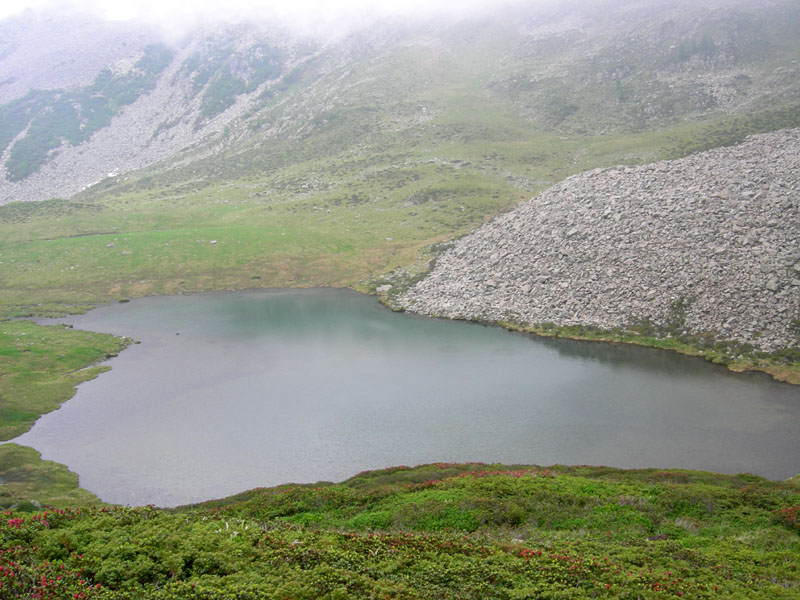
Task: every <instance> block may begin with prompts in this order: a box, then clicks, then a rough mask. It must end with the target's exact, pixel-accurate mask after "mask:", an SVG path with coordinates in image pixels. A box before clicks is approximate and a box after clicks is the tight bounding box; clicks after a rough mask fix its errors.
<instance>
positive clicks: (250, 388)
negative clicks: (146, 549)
mask: <svg viewBox="0 0 800 600" xmlns="http://www.w3.org/2000/svg"><path fill="white" fill-rule="evenodd" d="M67 322H69V323H72V324H74V325H75V327H77V328H81V329H90V330H94V331H107V332H112V333H115V334H119V335H127V336H131V337H133V338H134V339H136V340H140V341H141V342H142V343H141V344H139V345H133V346H131V347H130V348H129V349H127V350H125V351H124V352H123V353H122V354H120V356H119V357H117V358H114V359H113V360H112V361H110V363H109V364H111V365H112V367H113V369H112V370H111V371H110V372H108V373H105V374H103V375H101V376H100V377H98V378H97V379H95V380H94V381H90V382H87V383H84V384H82V385H81V386H80V387H79V389H78V393H77V394H76V396H75V397H74V398H73V399H72V400H70V401H69V402H67V403H66V404H64V405H63V406H62V408H61V409H59V410H57V411H55V412H53V413H50V414H47V415H45V416H43V417H42V418H41V419H39V421H37V423H36V425H35V426H34V428H33V429H32V430H31V431H30V432H28V433H26V434H25V435H22V436H20V437H19V438H17V439H16V440H14V441H15V442H18V443H20V444H25V445H28V446H33V447H34V448H36V449H37V450H39V451H41V453H42V455H43V457H44V458H46V459H50V460H56V461H58V462H62V463H65V464H67V465H68V466H69V468H70V469H72V470H73V471H75V472H77V473H78V474H79V475H80V481H81V485H82V486H83V487H85V488H88V489H89V490H91V491H93V492H95V493H96V494H97V495H99V496H100V498H102V499H103V500H106V501H109V502H117V503H123V504H147V503H153V504H156V505H160V506H174V505H178V504H183V503H188V502H194V501H199V500H205V499H209V498H218V497H221V496H225V495H229V494H233V493H236V492H239V491H243V490H245V489H248V488H252V487H256V486H271V485H276V484H280V483H286V482H312V481H318V480H332V481H339V480H342V479H345V478H347V477H349V476H351V475H354V474H355V473H357V472H358V471H361V470H364V469H373V468H381V467H387V466H392V465H398V464H408V465H413V464H418V463H425V462H433V461H454V462H461V461H482V462H494V461H498V462H506V463H534V464H540V465H549V464H554V463H561V464H605V465H613V466H618V467H686V468H694V469H707V470H713V471H720V472H728V473H737V472H744V471H749V472H752V473H757V474H760V475H764V476H766V477H770V478H775V479H777V478H785V477H789V476H791V475H794V474H796V473H798V472H800V444H798V443H797V432H798V431H800V410H798V408H800V391H798V388H796V387H792V386H789V385H786V384H779V383H775V382H773V381H771V380H769V379H768V378H767V377H765V376H761V375H736V374H732V373H729V372H728V371H726V370H725V369H722V368H720V367H716V366H714V365H711V364H709V363H706V362H704V361H702V360H700V359H693V358H689V357H684V356H679V355H677V354H671V353H667V352H659V351H655V350H649V349H642V348H635V347H631V346H615V345H609V344H597V343H594V344H593V343H585V342H573V341H568V340H565V341H554V340H540V339H535V338H531V337H528V336H525V335H521V334H515V333H509V332H506V331H503V330H501V329H498V328H492V327H484V326H480V325H475V324H470V323H461V322H450V321H440V320H433V319H424V318H419V317H413V316H409V315H403V314H395V313H392V312H390V311H388V310H386V309H384V308H383V307H381V306H380V305H379V304H378V302H377V301H376V300H375V298H373V297H369V296H363V295H359V294H356V293H351V292H347V291H341V290H259V291H248V292H224V293H211V294H198V295H193V296H173V297H155V298H145V299H140V300H135V301H133V302H130V303H128V304H116V305H112V306H107V307H103V308H99V309H97V310H94V311H92V312H90V313H88V314H86V315H82V316H78V317H73V318H70V319H68V321H67Z"/></svg>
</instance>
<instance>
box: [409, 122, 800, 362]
mask: <svg viewBox="0 0 800 600" xmlns="http://www.w3.org/2000/svg"><path fill="white" fill-rule="evenodd" d="M799 199H800V130H798V129H794V130H786V131H780V132H775V133H770V134H764V135H760V136H754V137H752V138H749V139H748V141H747V142H745V143H743V144H740V145H738V146H734V147H731V148H720V149H717V150H711V151H707V152H703V153H699V154H694V155H692V156H689V157H687V158H683V159H680V160H674V161H662V162H658V163H652V164H648V165H644V166H639V167H612V168H608V169H597V170H594V171H589V172H586V173H582V174H580V175H574V176H572V177H568V178H567V179H565V180H564V181H562V182H561V183H559V184H558V185H556V186H553V187H552V188H550V189H548V190H547V191H545V192H543V193H542V194H540V195H539V196H537V197H535V198H533V199H532V200H530V201H529V202H526V203H523V204H522V205H520V206H519V207H517V208H515V209H514V210H512V211H510V212H508V213H505V214H503V215H502V216H500V217H498V218H496V219H495V220H493V221H491V222H490V223H487V224H486V225H484V226H483V227H481V228H480V229H478V230H477V231H476V232H474V233H472V234H470V235H468V236H465V237H463V238H461V239H459V240H458V241H456V242H455V243H454V244H453V246H452V248H450V249H449V250H447V251H446V252H444V253H442V254H441V255H439V256H438V258H437V261H436V266H435V268H434V269H433V271H432V272H431V273H430V275H428V276H427V277H426V278H425V279H424V280H422V281H421V282H419V283H417V284H416V285H415V286H414V287H413V288H411V289H410V290H409V291H408V292H406V293H405V294H403V295H401V296H400V297H399V299H398V302H399V304H400V305H401V306H403V307H405V308H406V309H408V310H413V311H415V312H419V313H423V314H429V315H439V316H446V317H449V318H459V319H477V320H489V321H504V322H509V323H514V324H516V325H519V326H522V327H533V328H537V327H542V325H544V324H547V325H548V326H554V327H556V328H557V327H564V326H577V325H584V326H587V327H588V328H592V327H594V328H597V329H602V330H623V331H636V332H638V333H643V334H649V335H661V336H667V337H676V338H679V339H684V340H686V341H696V342H697V343H698V344H700V345H701V346H703V345H705V346H714V345H720V344H722V346H718V349H724V350H726V351H727V352H729V353H730V354H731V355H732V358H733V359H734V360H737V359H741V358H743V356H744V355H745V354H749V353H751V352H752V351H753V350H754V349H755V350H757V351H763V352H770V351H775V350H778V349H782V348H788V347H796V345H797V343H798V339H800V251H799V250H798V249H799V248H800V238H798V235H800V204H799V203H798V200H799ZM725 342H729V344H728V346H727V347H725V346H724V343H725Z"/></svg>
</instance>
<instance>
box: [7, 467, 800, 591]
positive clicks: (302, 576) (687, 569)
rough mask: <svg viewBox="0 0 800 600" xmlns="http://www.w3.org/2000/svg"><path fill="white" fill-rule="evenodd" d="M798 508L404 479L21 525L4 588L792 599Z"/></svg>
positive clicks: (689, 487) (782, 488) (724, 489)
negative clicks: (41, 587) (42, 587)
mask: <svg viewBox="0 0 800 600" xmlns="http://www.w3.org/2000/svg"><path fill="white" fill-rule="evenodd" d="M798 504H800V491H798V488H797V487H796V486H795V485H792V484H790V483H779V482H770V481H767V480H764V479H762V478H759V477H755V476H752V475H746V474H742V475H717V474H713V473H704V472H696V471H684V470H668V471H660V470H654V469H646V470H618V469H610V468H605V467H559V466H555V467H550V468H541V467H535V466H526V465H513V466H507V465H481V464H436V465H423V466H420V467H415V468H408V467H395V468H391V469H385V470H382V471H373V472H366V473H362V474H360V475H357V476H356V477H353V478H351V479H349V480H347V481H344V482H342V483H339V484H331V483H319V484H313V485H287V486H279V487H277V488H270V489H256V490H251V491H249V492H245V493H243V494H239V495H237V496H232V497H230V498H226V499H222V500H218V501H212V502H207V503H203V504H200V505H193V506H186V507H181V508H178V509H174V510H158V509H153V508H138V509H129V508H121V507H107V506H104V507H100V508H96V509H55V510H53V509H51V510H49V511H48V512H47V513H46V514H38V515H31V514H30V513H27V512H19V511H15V512H9V513H6V515H5V520H4V521H3V523H2V524H0V583H2V584H3V585H4V586H5V587H4V588H2V589H4V590H5V591H6V594H7V597H11V598H15V597H18V596H17V594H18V593H19V594H22V595H24V594H25V593H30V592H31V590H33V589H34V587H33V586H37V585H38V586H42V585H44V586H45V589H46V590H47V591H48V592H50V593H52V596H49V597H52V598H55V599H61V598H74V597H75V594H78V597H82V598H106V599H111V598H114V599H116V598H141V597H147V598H158V599H162V598H163V599H167V598H223V599H227V598H270V599H273V598H274V599H278V598H309V599H310V598H328V599H334V598H338V599H346V598H352V599H355V598H365V599H366V598H398V599H399V598H444V599H447V598H454V599H455V598H476V599H477V598H502V599H509V598H579V599H580V598H678V597H690V598H721V597H725V598H765V599H766V598H770V599H772V598H787V599H788V598H795V597H796V596H797V593H798V591H800V563H799V562H798V559H797V556H798V552H800V537H799V536H798V525H797V521H796V516H797V507H798ZM12 571H13V576H11V575H9V573H10V572H12ZM19 597H22V596H19Z"/></svg>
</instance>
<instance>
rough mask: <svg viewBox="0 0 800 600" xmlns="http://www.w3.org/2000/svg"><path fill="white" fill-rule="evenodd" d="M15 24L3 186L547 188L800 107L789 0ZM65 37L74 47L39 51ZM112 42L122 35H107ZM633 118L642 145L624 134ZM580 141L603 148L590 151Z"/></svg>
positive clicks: (793, 114)
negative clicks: (327, 23)
mask: <svg viewBox="0 0 800 600" xmlns="http://www.w3.org/2000/svg"><path fill="white" fill-rule="evenodd" d="M1 26H2V28H3V31H4V32H5V35H6V39H8V42H7V43H6V45H5V47H4V48H3V50H2V51H1V52H0V81H2V82H4V83H3V85H0V102H4V104H2V105H1V106H0V115H1V116H2V123H3V125H2V131H0V151H2V164H3V173H2V175H3V176H2V177H0V203H6V202H9V201H27V200H44V199H48V198H51V197H59V198H70V197H72V196H74V195H75V194H76V193H78V192H80V191H81V190H83V189H85V188H86V187H88V186H91V185H93V184H96V183H98V182H100V181H101V180H104V183H103V185H102V186H100V187H98V188H97V193H95V194H93V195H92V197H97V196H98V195H104V194H107V193H109V192H110V191H112V190H124V189H128V188H129V187H130V185H131V183H134V185H135V182H136V181H138V180H140V176H139V175H136V176H133V177H132V178H131V180H127V181H126V180H125V178H124V177H122V176H123V175H124V174H125V173H129V172H138V170H140V169H142V168H145V167H148V166H150V167H151V170H150V171H149V173H148V175H147V182H148V186H150V185H153V183H156V184H158V185H157V188H160V189H162V190H164V188H165V186H168V185H171V184H175V183H181V184H184V185H186V184H190V185H191V186H192V187H194V188H196V187H198V186H199V187H205V186H207V185H209V184H210V183H211V182H212V181H213V182H219V181H220V180H226V181H232V180H238V179H240V178H242V177H246V178H251V177H254V176H255V178H256V179H257V180H262V181H264V182H265V183H269V184H270V185H271V186H274V185H275V184H276V183H278V182H280V181H281V180H285V179H286V178H287V176H288V174H289V172H291V176H290V178H291V179H297V178H300V179H302V180H304V182H305V185H306V187H305V188H303V189H304V190H306V191H319V190H321V189H329V188H331V187H334V186H338V185H340V183H341V181H342V179H349V178H358V177H359V174H360V172H363V171H364V169H365V168H368V169H375V170H376V171H378V172H380V171H382V170H384V169H396V168H397V167H398V166H399V165H402V168H403V171H405V172H406V174H408V175H411V176H416V177H419V178H421V179H423V180H425V179H427V177H426V174H425V173H424V170H425V169H424V165H425V164H426V161H428V160H434V161H436V162H437V163H439V162H441V164H444V165H452V164H456V165H457V166H458V167H459V168H460V169H463V171H466V172H471V173H480V174H482V175H484V176H487V177H490V178H492V179H498V180H501V181H506V182H508V183H509V184H510V185H511V187H513V188H516V189H521V190H525V191H533V190H535V189H537V188H538V187H539V186H541V185H542V183H552V182H554V181H555V180H558V179H560V178H562V177H563V176H564V175H565V174H569V173H570V172H576V171H578V170H581V169H582V168H587V167H589V168H590V167H595V166H599V165H602V164H614V163H615V162H620V161H622V162H641V161H643V160H647V159H653V158H666V157H668V156H670V155H671V156H676V155H682V154H685V153H687V152H688V151H691V150H692V149H696V148H695V144H697V139H696V138H695V136H693V135H692V136H687V135H686V134H685V133H684V132H682V131H676V132H674V133H673V134H672V135H671V137H670V139H660V140H643V139H642V138H641V134H645V133H649V132H658V131H664V130H665V129H669V128H671V127H675V126H678V125H681V124H686V123H700V122H708V121H713V122H714V123H716V124H718V125H723V124H724V126H723V129H722V131H716V132H715V133H714V134H713V135H712V136H711V137H710V139H706V140H704V141H703V142H701V144H703V143H704V144H710V145H711V146H713V145H719V144H720V143H730V141H732V140H737V139H741V136H742V135H743V134H746V133H753V132H758V131H764V130H770V129H776V128H780V127H787V126H792V125H794V126H796V125H797V124H798V118H800V117H798V105H797V101H796V99H797V97H798V93H799V92H800V89H799V88H800V83H798V81H799V80H800V77H798V74H799V73H800V67H798V66H797V62H796V60H797V57H798V52H799V50H798V44H797V39H798V38H800V11H798V8H797V6H796V4H795V3H794V2H790V1H785V0H784V1H780V0H770V2H759V3H753V2H749V1H745V0H728V1H719V2H712V3H702V4H697V3H691V2H680V3H677V4H676V3H664V2H662V1H660V0H639V1H638V2H634V3H625V4H624V5H620V4H619V3H616V2H609V1H607V0H602V1H597V2H592V3H585V2H574V3H563V4H560V5H558V6H554V5H547V4H545V5H535V6H526V5H524V3H523V4H518V5H514V4H512V6H511V7H510V8H507V9H506V10H505V11H501V12H499V13H495V14H491V15H489V14H478V15H473V16H471V17H467V18H464V19H461V20H457V21H448V20H444V19H438V20H432V21H421V22H420V21H417V22H415V21H413V20H411V21H403V20H395V21H380V22H377V23H372V24H370V25H369V26H368V27H366V28H363V29H358V28H357V29H355V30H352V31H349V32H347V33H346V34H345V35H338V36H331V37H329V38H320V37H316V38H312V37H309V36H306V35H301V34H298V33H296V32H294V31H293V30H291V29H289V28H287V27H285V26H282V25H280V24H279V23H254V22H253V23H247V22H243V23H239V24H234V25H209V26H207V27H205V28H203V29H194V30H190V31H187V32H186V33H185V34H184V35H183V36H181V37H179V38H176V37H175V36H172V37H166V36H164V35H162V34H159V33H158V31H157V30H156V29H155V28H153V27H145V26H142V25H139V24H136V23H113V24H110V23H104V22H98V21H97V20H92V19H90V18H88V17H86V18H77V17H67V16H64V15H55V16H37V15H35V14H32V13H24V14H23V15H21V16H19V17H16V18H13V19H8V20H6V21H4V22H3V23H2V24H1ZM67 32H68V34H67ZM51 37H55V38H56V39H60V40H62V44H63V47H54V48H52V50H51V51H50V52H44V51H42V50H41V48H42V47H43V45H42V43H41V42H42V40H43V39H49V38H51ZM98 39H99V40H105V39H113V40H114V42H113V43H108V44H105V45H103V47H102V49H101V50H97V47H98V45H97V43H96V41H97V40H98ZM44 46H45V47H49V44H47V45H44ZM63 53H69V56H70V57H71V58H70V62H69V68H65V65H64V64H62V62H63V61H62V59H61V56H62V55H63ZM26 88H27V89H26ZM737 116H739V117H742V116H743V117H745V119H744V121H741V120H736V119H733V117H737ZM630 134H639V137H638V139H637V144H638V145H640V147H633V148H631V147H625V146H626V144H625V143H622V144H619V142H616V141H615V140H617V138H619V136H626V135H630ZM572 136H580V137H588V138H596V139H597V142H599V143H603V144H605V145H606V147H604V148H602V149H599V150H589V152H588V154H589V155H588V156H587V148H586V147H585V144H584V143H581V142H579V141H576V140H572V139H562V138H571V137H572ZM614 146H616V147H614ZM642 146H643V147H642ZM319 160H323V161H325V162H323V163H322V164H316V165H311V164H304V163H307V161H319ZM327 161H333V162H327ZM290 165H291V166H292V167H293V169H291V170H290V169H288V167H289V166H290ZM281 171H282V172H284V173H285V174H284V176H283V177H279V178H275V179H271V178H270V175H273V174H275V173H276V172H281ZM463 171H462V172H463ZM152 174H157V176H156V177H155V178H152V177H151V175H152ZM120 179H121V180H122V181H120ZM387 183H390V184H395V183H398V182H396V181H395V180H392V181H391V182H387ZM399 183H402V181H401V182H399ZM164 191H165V190H164Z"/></svg>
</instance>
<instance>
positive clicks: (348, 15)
mask: <svg viewBox="0 0 800 600" xmlns="http://www.w3.org/2000/svg"><path fill="white" fill-rule="evenodd" d="M552 3H553V1H552V0H381V1H379V2H375V1H374V0H372V1H371V0H329V1H325V0H293V1H292V2H286V1H285V0H260V1H256V2H254V1H253V0H226V1H225V2H218V1H216V0H196V1H195V2H193V3H192V4H191V6H189V5H187V4H186V3H184V2H182V1H181V0H6V1H4V2H3V3H2V4H0V19H3V18H6V17H8V16H11V15H13V14H16V13H19V12H21V11H23V10H25V9H32V10H34V11H35V12H37V13H47V14H63V13H70V14H78V13H84V14H90V15H93V16H97V17H100V18H103V19H109V20H115V21H125V20H136V21H144V22H147V23H151V24H156V25H159V26H160V27H162V28H163V29H165V30H166V31H169V32H173V33H180V32H181V31H186V30H188V29H192V28H194V27H198V26H203V25H208V24H210V23H213V22H237V21H242V20H260V21H271V22H279V23H281V24H283V25H286V26H289V27H291V28H292V29H296V30H300V31H303V32H306V33H320V32H327V33H331V32H346V31H348V30H351V29H353V28H355V27H359V26H363V25H365V24H368V23H369V22H371V21H374V20H378V19H386V18H402V19H417V18H426V19H427V18H430V17H442V16H446V17H450V18H455V19H458V18H463V17H468V16H474V15H478V14H481V13H483V12H487V11H489V10H492V11H494V10H498V9H501V8H503V7H507V6H513V5H518V4H524V5H526V6H529V7H530V6H535V5H544V4H552Z"/></svg>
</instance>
